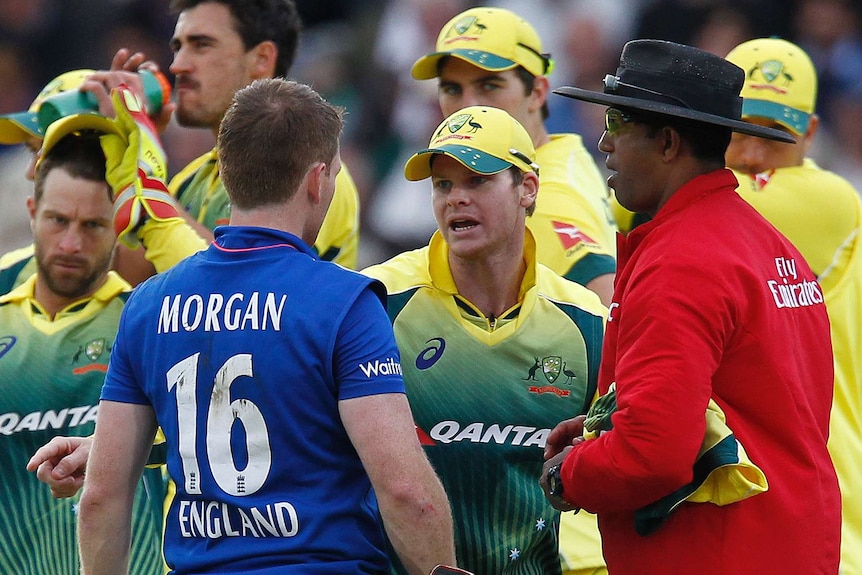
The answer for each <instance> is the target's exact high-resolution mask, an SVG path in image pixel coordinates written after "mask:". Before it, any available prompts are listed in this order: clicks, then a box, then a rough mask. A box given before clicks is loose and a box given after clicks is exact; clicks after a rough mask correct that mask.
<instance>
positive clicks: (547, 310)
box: [364, 232, 605, 575]
mask: <svg viewBox="0 0 862 575" xmlns="http://www.w3.org/2000/svg"><path fill="white" fill-rule="evenodd" d="M535 250H536V248H535V242H534V241H533V239H532V236H531V235H530V234H529V232H528V233H527V241H526V246H525V254H526V255H525V259H526V263H527V271H526V274H525V277H524V280H523V282H522V285H521V291H520V300H519V302H518V303H517V305H515V306H514V307H512V309H510V310H509V311H508V312H507V313H506V314H504V315H503V316H501V317H500V318H499V319H491V318H487V317H485V316H484V315H482V313H481V312H480V311H479V310H478V309H477V308H476V307H475V306H474V305H473V304H471V303H470V302H469V301H467V300H466V299H465V298H463V297H462V296H460V295H459V294H458V289H457V287H456V286H455V282H454V279H453V278H452V274H451V271H450V269H449V265H448V246H447V245H446V243H445V241H444V240H443V238H442V236H441V235H440V234H439V232H437V233H435V234H434V236H433V237H432V238H431V243H430V245H429V246H426V247H425V248H422V249H419V250H415V251H412V252H407V253H404V254H401V255H400V256H396V257H395V258H393V259H391V260H389V261H387V262H384V263H383V264H379V265H376V266H372V267H370V268H368V269H366V270H365V271H364V273H366V274H368V275H370V276H372V277H375V278H377V279H379V280H381V281H382V282H383V283H384V284H385V285H386V288H387V292H388V293H389V300H388V301H389V303H388V311H389V315H390V319H391V320H392V323H393V327H394V329H395V339H396V341H397V343H398V349H399V350H400V352H401V366H402V370H403V375H404V382H405V384H406V386H407V397H408V399H409V401H410V406H411V409H412V411H413V416H414V419H415V422H416V426H417V432H418V433H419V437H420V440H421V442H422V443H423V445H424V447H425V451H426V453H427V454H428V457H429V458H430V460H431V462H432V464H433V465H434V468H435V469H436V470H437V473H438V474H439V475H440V478H441V480H442V482H443V486H444V487H445V489H446V492H447V494H448V495H449V499H450V502H451V504H452V512H453V518H454V523H455V541H456V552H457V555H458V563H459V565H460V566H462V567H464V568H465V569H468V570H470V571H473V572H476V573H512V574H536V575H538V574H546V573H559V572H560V562H559V556H558V543H557V529H558V524H559V512H558V511H556V510H554V509H553V508H552V507H551V506H550V505H549V504H548V502H547V500H546V499H545V496H544V494H543V493H542V490H541V488H540V487H539V483H538V478H539V475H540V474H541V471H542V463H543V448H544V445H545V440H546V439H547V436H548V433H549V432H550V430H551V429H552V428H553V427H554V426H555V425H556V424H557V423H559V422H560V421H562V420H563V419H567V418H570V417H574V416H576V415H578V414H582V413H586V410H587V408H588V406H589V404H590V403H591V401H592V399H593V396H594V394H595V390H596V378H597V375H598V368H599V360H600V354H601V346H602V337H603V332H604V318H605V308H604V307H603V306H602V305H601V303H600V302H599V299H598V297H597V296H596V295H595V294H594V293H592V292H590V291H589V290H587V289H585V288H583V287H582V286H580V285H577V284H575V283H573V282H570V281H567V280H565V279H563V278H561V277H559V276H558V275H557V274H555V273H554V272H553V271H551V270H550V269H548V268H546V267H545V266H543V265H540V264H537V263H536V255H535V253H536V251H535Z"/></svg>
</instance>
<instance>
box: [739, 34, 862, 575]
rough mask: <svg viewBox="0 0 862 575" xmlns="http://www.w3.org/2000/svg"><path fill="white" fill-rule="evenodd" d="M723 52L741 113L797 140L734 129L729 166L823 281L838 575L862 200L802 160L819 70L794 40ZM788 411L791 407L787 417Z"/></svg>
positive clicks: (857, 450)
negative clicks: (740, 79) (831, 380)
mask: <svg viewBox="0 0 862 575" xmlns="http://www.w3.org/2000/svg"><path fill="white" fill-rule="evenodd" d="M727 59H728V60H730V61H731V62H733V63H734V64H736V65H737V66H739V67H740V68H742V69H743V70H745V73H746V81H745V86H744V87H743V89H742V94H741V95H742V97H743V104H742V115H743V118H744V119H745V120H747V121H749V122H752V123H755V124H759V125H763V126H768V127H774V128H778V129H780V130H784V131H786V132H787V133H789V134H791V135H792V136H793V137H794V138H795V139H796V143H795V144H783V143H778V142H768V141H766V140H761V139H759V138H750V137H746V136H742V135H739V134H734V136H733V139H732V140H731V143H730V147H729V148H728V150H727V155H726V159H727V165H728V167H729V168H732V169H733V170H735V171H736V177H737V179H738V180H739V188H738V189H737V191H738V192H739V195H740V196H742V197H743V199H745V200H746V201H748V202H749V203H750V204H751V205H752V206H754V207H755V208H756V209H757V211H759V212H760V213H761V214H762V215H763V216H764V217H765V218H766V219H767V220H769V221H770V222H771V223H772V224H773V225H774V226H775V227H776V228H778V230H779V231H781V232H782V233H783V234H784V235H785V236H787V238H788V239H789V240H790V241H791V242H793V244H794V245H795V246H796V247H797V249H799V251H800V252H801V253H802V255H803V256H804V257H805V260H806V261H807V262H808V265H809V266H810V267H811V269H812V271H813V272H814V273H815V274H817V280H818V282H819V283H820V286H821V287H822V288H823V294H824V298H825V300H826V308H827V310H828V312H829V322H830V327H831V333H832V348H833V352H834V356H835V389H834V394H833V402H832V417H831V420H830V426H829V427H830V429H829V443H828V447H829V452H830V454H831V456H832V461H833V464H834V465H835V471H836V472H837V474H838V481H839V484H840V486H841V499H842V504H841V509H842V530H841V531H842V534H841V573H842V575H860V574H862V553H860V549H862V476H860V474H859V471H858V467H859V461H860V460H862V329H860V325H859V322H860V318H862V238H860V234H859V232H860V226H862V202H860V199H859V194H858V193H857V192H856V190H854V189H853V187H852V186H851V185H850V183H849V182H847V180H845V179H844V178H842V177H840V176H838V175H837V174H834V173H832V172H829V171H827V170H824V169H821V168H820V167H819V166H817V164H816V163H815V162H814V161H813V160H812V159H810V158H807V157H806V152H807V151H808V149H809V147H810V146H811V143H812V141H813V139H814V135H815V133H816V131H817V127H818V117H817V115H816V114H815V102H816V99H817V72H816V70H815V68H814V65H813V63H812V62H811V59H810V58H809V57H808V55H807V54H806V53H805V52H804V51H803V50H802V49H800V48H799V47H798V46H796V45H795V44H792V43H790V42H787V41H785V40H781V39H778V38H761V39H756V40H751V41H748V42H745V43H743V44H740V45H739V46H737V47H736V48H734V49H733V50H732V51H731V52H730V53H729V54H728V55H727ZM788 415H789V414H788Z"/></svg>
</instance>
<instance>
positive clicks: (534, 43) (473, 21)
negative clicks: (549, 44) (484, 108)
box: [412, 8, 553, 80]
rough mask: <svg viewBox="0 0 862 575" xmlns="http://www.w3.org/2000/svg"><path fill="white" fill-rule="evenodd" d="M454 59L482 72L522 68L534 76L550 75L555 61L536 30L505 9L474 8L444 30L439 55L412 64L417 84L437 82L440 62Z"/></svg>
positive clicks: (437, 51)
mask: <svg viewBox="0 0 862 575" xmlns="http://www.w3.org/2000/svg"><path fill="white" fill-rule="evenodd" d="M446 56H453V57H455V58H459V59H461V60H464V61H465V62H468V63H470V64H472V65H474V66H477V67H479V68H482V69H483V70H488V71H493V72H500V71H503V70H511V69H512V68H515V67H516V66H521V67H523V68H524V69H525V70H527V71H528V72H530V73H531V74H533V75H534V76H540V75H546V74H550V73H551V70H552V69H553V60H552V59H551V57H550V54H544V53H542V41H541V40H540V39H539V35H538V34H537V33H536V30H535V29H534V28H533V27H532V26H531V25H530V24H529V23H528V22H527V21H526V20H524V19H523V18H521V17H520V16H518V15H517V14H515V13H513V12H510V11H509V10H504V9H502V8H472V9H470V10H467V11H465V12H461V13H460V14H458V15H457V16H455V17H454V18H452V19H451V20H449V22H447V23H446V25H445V26H443V29H442V30H441V31H440V34H439V35H438V37H437V45H436V51H435V52H434V53H432V54H427V55H425V56H423V57H422V58H419V60H417V61H416V63H415V64H413V70H412V73H413V77H414V78H416V79H417V80H428V79H430V78H436V77H437V74H438V69H437V67H438V65H439V62H440V59H441V58H443V57H446Z"/></svg>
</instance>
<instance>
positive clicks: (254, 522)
mask: <svg viewBox="0 0 862 575" xmlns="http://www.w3.org/2000/svg"><path fill="white" fill-rule="evenodd" d="M178 518H179V523H180V533H181V534H182V536H183V537H203V538H207V539H219V538H221V537H294V536H295V535H296V534H297V533H299V519H298V518H297V515H296V509H295V508H294V507H293V505H291V504H290V503H288V502H287V501H279V502H276V503H270V504H267V505H265V506H264V507H260V508H258V507H249V508H242V507H237V506H235V505H229V504H227V503H224V502H218V501H181V502H180V505H179V517H178Z"/></svg>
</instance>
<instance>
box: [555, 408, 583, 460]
mask: <svg viewBox="0 0 862 575" xmlns="http://www.w3.org/2000/svg"><path fill="white" fill-rule="evenodd" d="M586 418H587V416H586V415H579V416H577V417H574V418H572V419H566V420H565V421H561V422H560V423H558V424H557V425H556V427H554V429H552V430H551V433H549V434H548V439H547V441H546V442H545V461H547V460H549V459H551V458H553V457H555V456H557V455H558V454H559V453H561V452H562V451H563V450H565V449H566V448H567V447H571V446H572V445H575V444H577V443H580V442H581V441H583V440H584V438H583V433H584V420H585V419H586Z"/></svg>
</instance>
